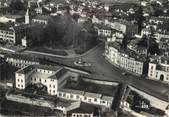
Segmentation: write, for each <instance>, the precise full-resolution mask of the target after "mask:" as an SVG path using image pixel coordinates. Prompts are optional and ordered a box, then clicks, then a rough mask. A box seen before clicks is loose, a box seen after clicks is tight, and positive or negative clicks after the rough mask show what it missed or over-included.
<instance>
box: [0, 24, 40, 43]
mask: <svg viewBox="0 0 169 117" xmlns="http://www.w3.org/2000/svg"><path fill="white" fill-rule="evenodd" d="M39 27H40V30H38V31H41V30H42V29H43V27H42V25H39V24H22V25H19V26H3V27H0V40H2V41H4V42H8V43H11V44H15V45H18V44H21V43H22V39H23V38H24V37H25V36H27V35H28V34H29V33H30V29H31V30H33V29H37V28H39ZM34 36H35V37H36V35H34ZM34 41H36V40H34Z"/></svg>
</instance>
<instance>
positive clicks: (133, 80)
mask: <svg viewBox="0 0 169 117" xmlns="http://www.w3.org/2000/svg"><path fill="white" fill-rule="evenodd" d="M87 77H88V76H87ZM91 79H95V80H100V81H103V79H104V81H110V82H121V83H126V84H128V85H131V86H133V87H135V88H136V89H139V90H141V91H143V92H145V93H147V94H149V95H151V96H154V97H156V98H158V99H161V100H163V101H166V102H169V100H168V96H169V86H168V85H167V84H164V83H162V82H158V81H154V80H150V79H145V78H138V77H136V76H135V77H134V76H130V77H128V79H129V80H127V81H126V80H123V81H122V80H121V79H119V80H113V79H112V78H111V77H104V76H98V75H92V78H91Z"/></svg>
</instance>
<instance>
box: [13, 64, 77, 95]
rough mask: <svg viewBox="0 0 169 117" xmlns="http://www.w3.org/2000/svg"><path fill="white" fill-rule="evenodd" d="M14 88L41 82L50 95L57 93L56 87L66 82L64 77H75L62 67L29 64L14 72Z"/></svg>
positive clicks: (23, 87)
mask: <svg viewBox="0 0 169 117" xmlns="http://www.w3.org/2000/svg"><path fill="white" fill-rule="evenodd" d="M15 77H16V79H15V82H16V88H17V89H21V90H24V89H25V88H26V87H27V86H28V85H30V84H42V85H44V86H46V87H47V92H48V94H50V95H57V93H58V89H59V88H60V87H61V86H62V85H64V84H65V83H66V78H68V77H75V74H74V73H73V72H70V71H68V70H66V69H65V68H63V67H60V66H56V67H52V66H42V65H30V66H27V67H24V68H22V69H20V70H18V71H17V72H16V73H15Z"/></svg>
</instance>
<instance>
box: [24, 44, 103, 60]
mask: <svg viewBox="0 0 169 117" xmlns="http://www.w3.org/2000/svg"><path fill="white" fill-rule="evenodd" d="M101 44H102V43H99V44H98V45H96V46H95V47H93V48H91V49H90V50H88V51H87V52H85V53H83V54H80V55H75V54H73V55H68V56H62V55H56V54H51V53H45V52H38V51H29V50H26V51H24V52H25V53H28V54H40V55H45V56H52V57H59V58H78V57H82V56H85V55H87V54H89V53H90V52H92V51H94V50H95V49H97V48H98V47H99V46H100V45H101Z"/></svg>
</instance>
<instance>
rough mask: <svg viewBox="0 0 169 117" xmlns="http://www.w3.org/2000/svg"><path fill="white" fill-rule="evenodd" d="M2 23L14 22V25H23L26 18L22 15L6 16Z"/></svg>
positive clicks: (3, 17)
mask: <svg viewBox="0 0 169 117" xmlns="http://www.w3.org/2000/svg"><path fill="white" fill-rule="evenodd" d="M0 22H1V23H7V22H13V23H21V22H24V16H21V15H4V16H1V17H0Z"/></svg>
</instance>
